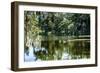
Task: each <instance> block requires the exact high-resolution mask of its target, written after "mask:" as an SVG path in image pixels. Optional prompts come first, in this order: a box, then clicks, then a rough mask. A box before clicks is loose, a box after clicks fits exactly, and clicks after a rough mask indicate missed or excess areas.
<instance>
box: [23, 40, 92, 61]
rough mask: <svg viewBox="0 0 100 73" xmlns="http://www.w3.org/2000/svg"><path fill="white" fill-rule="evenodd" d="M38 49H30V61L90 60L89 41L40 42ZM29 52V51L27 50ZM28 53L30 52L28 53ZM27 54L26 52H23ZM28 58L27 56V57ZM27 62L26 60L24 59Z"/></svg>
mask: <svg viewBox="0 0 100 73" xmlns="http://www.w3.org/2000/svg"><path fill="white" fill-rule="evenodd" d="M39 43H40V44H41V45H39V46H40V47H31V49H33V50H31V51H33V52H32V54H33V55H31V56H29V57H30V59H32V60H30V61H38V60H39V61H40V60H41V61H45V60H46V61H47V60H72V59H88V58H90V41H89V40H62V39H61V40H60V39H59V40H51V39H50V40H41V41H39ZM28 51H29V50H28ZM29 52H30V51H29ZM25 53H27V51H26V52H25ZM27 56H28V55H27ZM25 61H27V59H25Z"/></svg>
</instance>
